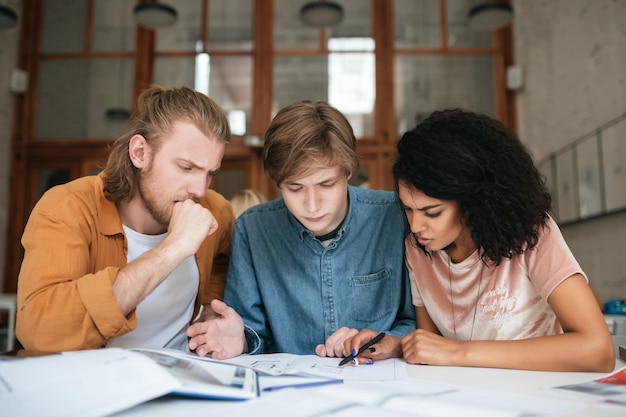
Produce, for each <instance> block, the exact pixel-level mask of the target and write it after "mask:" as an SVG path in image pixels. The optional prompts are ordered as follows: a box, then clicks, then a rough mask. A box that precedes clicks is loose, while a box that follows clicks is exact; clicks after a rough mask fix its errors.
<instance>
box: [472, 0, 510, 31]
mask: <svg viewBox="0 0 626 417" xmlns="http://www.w3.org/2000/svg"><path fill="white" fill-rule="evenodd" d="M468 17H469V25H470V27H471V28H473V29H476V30H481V31H492V30H497V29H501V28H503V27H505V26H507V25H509V24H510V23H511V21H512V20H513V7H511V5H510V4H508V3H496V2H493V3H492V2H488V3H481V4H478V5H476V6H474V7H472V8H471V9H470V11H469V14H468Z"/></svg>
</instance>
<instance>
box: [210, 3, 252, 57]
mask: <svg viewBox="0 0 626 417" xmlns="http://www.w3.org/2000/svg"><path fill="white" fill-rule="evenodd" d="M209 7H210V9H209V19H208V21H209V33H208V42H207V48H208V49H209V50H211V51H215V50H220V51H221V50H229V51H252V45H253V41H252V22H253V13H254V3H253V0H211V1H209Z"/></svg>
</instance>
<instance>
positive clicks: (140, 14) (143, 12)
mask: <svg viewBox="0 0 626 417" xmlns="http://www.w3.org/2000/svg"><path fill="white" fill-rule="evenodd" d="M133 15H134V16H135V21H136V22H137V24H138V25H140V26H143V27H145V28H148V29H158V28H162V27H166V26H171V25H173V24H174V23H176V19H178V13H177V12H176V9H175V8H173V7H172V6H168V5H167V4H163V3H141V4H138V5H136V6H135V8H134V9H133Z"/></svg>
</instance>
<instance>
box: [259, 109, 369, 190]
mask: <svg viewBox="0 0 626 417" xmlns="http://www.w3.org/2000/svg"><path fill="white" fill-rule="evenodd" d="M335 166H340V167H341V168H342V169H343V171H344V173H345V174H346V176H348V177H349V176H354V175H356V173H357V171H358V168H359V157H358V154H357V152H356V139H355V137H354V132H353V131H352V126H351V125H350V123H349V122H348V120H347V119H346V118H345V116H344V115H343V114H342V113H341V112H340V111H339V110H337V109H336V108H334V107H332V106H331V105H329V104H328V103H325V102H322V101H302V102H299V103H294V104H291V105H289V106H287V107H285V108H283V109H282V110H280V111H279V112H278V113H277V114H276V116H275V117H274V119H273V120H272V122H271V123H270V125H269V127H268V128H267V131H266V132H265V141H264V145H263V167H264V169H265V171H266V172H267V174H268V175H269V176H270V178H272V179H273V180H274V181H275V182H276V185H278V186H279V187H280V184H281V183H282V182H283V181H284V180H285V179H287V178H295V177H300V176H306V175H308V174H311V173H313V172H315V171H317V170H319V169H325V168H332V167H335Z"/></svg>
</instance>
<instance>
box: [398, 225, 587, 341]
mask: <svg viewBox="0 0 626 417" xmlns="http://www.w3.org/2000/svg"><path fill="white" fill-rule="evenodd" d="M546 225H547V227H546V228H545V229H543V231H542V232H540V234H539V243H538V244H537V246H536V247H535V248H534V249H532V250H530V251H526V252H525V253H524V254H523V255H518V256H513V258H512V259H510V260H509V259H503V260H502V262H501V263H500V265H498V266H495V265H493V264H491V263H489V264H488V265H484V264H483V262H481V261H480V259H479V257H478V251H476V252H474V253H473V254H472V255H471V256H469V257H468V258H467V259H465V260H463V261H462V262H460V263H458V264H455V263H453V262H452V261H451V260H450V258H449V256H448V254H447V253H446V252H445V251H443V250H439V251H434V252H432V253H431V254H432V260H431V259H430V258H429V257H428V256H427V255H426V254H424V252H423V251H422V250H421V249H420V248H418V247H417V246H416V245H415V244H413V243H412V237H411V236H409V237H407V240H406V245H405V247H406V259H407V261H406V263H407V267H408V269H409V276H410V280H411V292H412V297H413V304H414V305H415V306H417V307H426V310H427V311H428V314H429V315H430V317H431V319H432V320H433V322H434V323H435V325H436V326H437V328H438V329H439V331H440V332H441V334H442V335H443V336H444V337H446V338H450V339H455V338H456V339H457V340H515V339H527V338H531V337H538V336H546V335H552V334H559V333H563V329H562V328H561V325H560V323H559V321H558V319H557V317H556V315H555V314H554V312H553V311H552V308H551V307H550V305H549V304H548V302H547V299H548V296H549V295H550V294H551V293H552V291H553V290H554V289H555V288H556V287H557V286H558V285H559V284H560V283H561V282H563V281H564V280H565V279H567V278H569V277H571V276H572V275H574V274H582V275H583V276H584V277H585V279H587V277H586V276H585V274H584V272H583V271H582V269H581V267H580V265H579V264H578V262H577V261H576V259H575V258H574V255H573V254H572V253H571V251H570V250H569V247H568V246H567V244H566V243H565V240H564V239H563V235H562V234H561V231H560V230H559V228H558V226H557V224H556V223H555V222H554V220H552V218H549V219H548V220H547V222H546Z"/></svg>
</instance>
